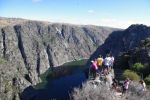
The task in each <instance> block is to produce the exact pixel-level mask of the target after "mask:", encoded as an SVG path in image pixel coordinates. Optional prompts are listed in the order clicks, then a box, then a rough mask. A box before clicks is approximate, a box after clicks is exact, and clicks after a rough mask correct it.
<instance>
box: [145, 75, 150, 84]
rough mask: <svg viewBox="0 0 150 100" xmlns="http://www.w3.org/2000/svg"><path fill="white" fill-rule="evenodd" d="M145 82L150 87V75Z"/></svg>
mask: <svg viewBox="0 0 150 100" xmlns="http://www.w3.org/2000/svg"><path fill="white" fill-rule="evenodd" d="M144 80H145V82H146V83H147V84H148V85H150V74H149V75H148V76H147V77H146V78H145V79H144Z"/></svg>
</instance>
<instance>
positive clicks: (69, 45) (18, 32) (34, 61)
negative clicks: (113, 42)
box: [0, 18, 118, 99]
mask: <svg viewBox="0 0 150 100" xmlns="http://www.w3.org/2000/svg"><path fill="white" fill-rule="evenodd" d="M10 20H11V21H10ZM0 22H3V23H0V24H1V25H0V26H1V28H0V59H2V61H5V63H1V64H0V75H1V80H2V81H3V83H2V86H1V88H2V92H1V93H2V94H1V95H3V96H4V97H8V98H6V99H12V98H16V93H18V92H21V91H22V90H23V89H24V88H26V87H27V86H29V85H35V84H37V83H38V82H40V78H39V75H40V74H42V73H44V72H45V71H46V70H47V69H49V68H53V67H56V66H58V65H61V64H63V63H65V62H68V61H72V60H78V59H82V58H88V57H89V56H90V55H91V54H92V53H93V52H94V51H95V50H96V48H97V47H98V46H100V45H101V44H103V43H104V41H105V39H106V38H107V37H108V35H109V34H111V33H112V32H113V31H115V30H118V29H114V28H107V27H99V26H80V25H71V24H59V23H49V22H39V21H30V20H21V19H19V20H18V21H17V19H14V21H13V19H7V18H0ZM4 22H6V23H5V24H4ZM14 22H16V23H14ZM6 63H7V64H6ZM4 67H5V68H4ZM8 70H9V71H8ZM6 71H8V72H6ZM5 72H6V73H5ZM8 73H9V74H8ZM6 77H7V80H6V81H4V79H5V78H6ZM8 84H9V85H8ZM7 86H9V89H8V88H7ZM14 87H16V88H17V89H18V90H17V91H18V92H15V90H14V89H13V88H14ZM9 95H10V96H9ZM1 97H2V96H1Z"/></svg>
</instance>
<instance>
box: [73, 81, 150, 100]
mask: <svg viewBox="0 0 150 100" xmlns="http://www.w3.org/2000/svg"><path fill="white" fill-rule="evenodd" d="M138 85H139V84H138V83H137V82H131V83H130V86H129V90H128V91H127V93H126V94H123V95H121V96H117V95H115V94H116V92H115V91H114V90H111V89H109V88H107V86H106V84H105V83H101V84H99V85H97V86H95V85H93V84H91V83H89V82H87V83H84V84H83V85H82V88H75V89H74V91H73V93H72V94H71V100H150V93H149V92H140V91H139V89H138Z"/></svg>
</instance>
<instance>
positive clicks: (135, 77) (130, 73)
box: [123, 70, 140, 80]
mask: <svg viewBox="0 0 150 100" xmlns="http://www.w3.org/2000/svg"><path fill="white" fill-rule="evenodd" d="M123 77H124V78H127V77H128V78H130V79H131V80H139V79H140V77H139V76H138V74H136V73H135V72H133V71H131V70H125V71H124V72H123Z"/></svg>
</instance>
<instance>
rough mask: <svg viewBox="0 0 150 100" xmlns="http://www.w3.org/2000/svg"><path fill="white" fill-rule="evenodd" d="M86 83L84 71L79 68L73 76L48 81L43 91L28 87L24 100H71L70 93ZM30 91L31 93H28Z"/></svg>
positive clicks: (23, 94) (23, 95)
mask: <svg viewBox="0 0 150 100" xmlns="http://www.w3.org/2000/svg"><path fill="white" fill-rule="evenodd" d="M84 81H86V76H85V73H84V71H83V69H80V67H77V68H76V69H74V70H73V72H72V73H71V74H68V75H65V76H61V77H59V78H56V79H48V80H47V83H46V85H45V86H44V87H43V88H42V89H34V88H33V87H31V86H30V87H28V88H26V89H25V90H24V92H23V93H22V97H23V99H24V100H70V96H69V95H70V93H71V92H72V90H73V89H74V88H75V87H79V86H81V85H82V83H83V82H84ZM28 91H29V92H28Z"/></svg>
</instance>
